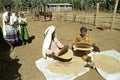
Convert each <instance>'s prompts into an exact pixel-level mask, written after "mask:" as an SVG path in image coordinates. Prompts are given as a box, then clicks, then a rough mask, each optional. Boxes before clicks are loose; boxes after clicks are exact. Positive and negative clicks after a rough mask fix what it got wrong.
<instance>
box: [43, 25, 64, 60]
mask: <svg viewBox="0 0 120 80" xmlns="http://www.w3.org/2000/svg"><path fill="white" fill-rule="evenodd" d="M44 36H45V38H44V42H43V49H42V55H43V58H45V59H46V58H47V56H50V57H53V56H54V53H55V51H56V50H59V49H61V48H63V47H64V46H63V45H62V44H61V43H60V42H59V40H58V39H57V38H56V36H55V27H54V26H49V27H48V28H47V29H46V30H45V33H44Z"/></svg>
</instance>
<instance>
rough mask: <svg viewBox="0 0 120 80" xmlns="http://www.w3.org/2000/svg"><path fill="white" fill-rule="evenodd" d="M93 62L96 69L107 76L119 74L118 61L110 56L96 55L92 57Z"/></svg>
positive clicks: (119, 61)
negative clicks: (107, 74)
mask: <svg viewBox="0 0 120 80" xmlns="http://www.w3.org/2000/svg"><path fill="white" fill-rule="evenodd" d="M93 60H94V62H95V65H96V67H97V68H100V69H102V70H103V71H105V72H107V73H109V74H113V73H117V72H120V60H118V59H116V58H114V57H112V56H108V55H103V54H97V55H95V56H94V58H93Z"/></svg>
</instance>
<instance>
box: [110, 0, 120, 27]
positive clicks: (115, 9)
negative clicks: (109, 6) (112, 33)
mask: <svg viewBox="0 0 120 80" xmlns="http://www.w3.org/2000/svg"><path fill="white" fill-rule="evenodd" d="M118 2H119V0H116V1H115V7H114V12H113V17H112V23H111V28H110V29H112V28H113V26H114V21H115V16H116V11H117V7H118Z"/></svg>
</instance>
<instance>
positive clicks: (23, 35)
mask: <svg viewBox="0 0 120 80" xmlns="http://www.w3.org/2000/svg"><path fill="white" fill-rule="evenodd" d="M18 24H19V34H20V40H21V41H22V45H25V44H26V42H28V39H29V35H28V31H27V28H26V26H27V20H26V17H25V16H24V13H23V12H20V16H19V18H18Z"/></svg>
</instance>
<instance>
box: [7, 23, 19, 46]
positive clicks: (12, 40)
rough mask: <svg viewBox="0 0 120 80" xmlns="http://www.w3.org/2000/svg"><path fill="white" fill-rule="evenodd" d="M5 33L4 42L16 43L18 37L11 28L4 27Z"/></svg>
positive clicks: (8, 26)
mask: <svg viewBox="0 0 120 80" xmlns="http://www.w3.org/2000/svg"><path fill="white" fill-rule="evenodd" d="M5 31H6V38H5V40H6V41H7V42H8V43H10V44H15V43H16V42H18V36H17V31H16V29H15V28H14V27H13V26H10V25H6V26H5Z"/></svg>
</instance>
